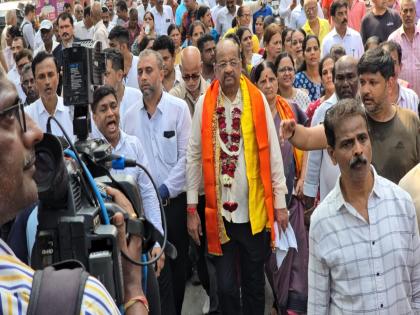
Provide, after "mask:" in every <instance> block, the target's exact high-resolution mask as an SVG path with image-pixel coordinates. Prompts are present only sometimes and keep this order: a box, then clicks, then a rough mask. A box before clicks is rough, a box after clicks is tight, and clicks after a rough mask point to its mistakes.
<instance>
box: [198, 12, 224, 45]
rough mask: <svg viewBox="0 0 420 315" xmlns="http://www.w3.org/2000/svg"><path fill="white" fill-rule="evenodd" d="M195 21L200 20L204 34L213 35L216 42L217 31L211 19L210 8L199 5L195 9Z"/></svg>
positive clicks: (217, 39) (217, 37)
mask: <svg viewBox="0 0 420 315" xmlns="http://www.w3.org/2000/svg"><path fill="white" fill-rule="evenodd" d="M196 21H201V23H203V24H204V27H205V32H204V33H206V34H210V35H211V37H213V39H214V42H215V43H217V42H218V41H219V33H217V31H216V29H215V28H214V25H213V19H212V17H211V11H210V8H209V7H207V6H205V5H201V6H200V7H199V8H198V10H197V16H196Z"/></svg>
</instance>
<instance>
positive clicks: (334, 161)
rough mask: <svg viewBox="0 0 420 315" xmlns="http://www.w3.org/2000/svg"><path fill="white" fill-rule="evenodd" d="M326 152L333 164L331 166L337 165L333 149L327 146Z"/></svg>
mask: <svg viewBox="0 0 420 315" xmlns="http://www.w3.org/2000/svg"><path fill="white" fill-rule="evenodd" d="M327 152H328V155H329V156H330V158H331V161H332V162H333V164H334V165H337V160H336V159H335V154H334V152H335V151H334V148H333V147H331V146H328V147H327Z"/></svg>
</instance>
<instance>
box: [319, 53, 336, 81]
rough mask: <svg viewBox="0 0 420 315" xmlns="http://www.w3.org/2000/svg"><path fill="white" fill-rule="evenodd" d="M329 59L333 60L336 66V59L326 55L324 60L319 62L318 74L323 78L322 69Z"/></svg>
mask: <svg viewBox="0 0 420 315" xmlns="http://www.w3.org/2000/svg"><path fill="white" fill-rule="evenodd" d="M328 59H331V60H332V61H334V65H335V59H334V57H333V56H331V55H330V54H326V55H325V56H324V57H323V58H322V59H321V61H320V62H319V66H318V72H319V75H320V76H321V77H322V68H324V63H325V62H326V61H327V60H328ZM334 68H335V67H333V78H334Z"/></svg>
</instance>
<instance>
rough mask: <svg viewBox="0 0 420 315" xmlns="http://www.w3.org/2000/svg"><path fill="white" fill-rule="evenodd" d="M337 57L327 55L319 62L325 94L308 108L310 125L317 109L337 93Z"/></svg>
mask: <svg viewBox="0 0 420 315" xmlns="http://www.w3.org/2000/svg"><path fill="white" fill-rule="evenodd" d="M334 63H335V59H334V58H333V56H331V55H325V56H324V58H322V60H321V62H320V63H319V75H320V76H321V81H322V86H323V87H324V95H322V96H321V97H320V98H319V99H317V100H316V101H314V102H312V103H311V104H309V106H308V108H307V109H306V116H307V117H308V125H310V124H311V120H312V117H313V115H314V113H315V110H316V109H317V108H318V107H319V106H320V105H321V104H322V103H323V102H324V101H325V100H327V99H329V98H330V97H331V96H332V95H333V94H334V93H335V86H334V81H333V69H334Z"/></svg>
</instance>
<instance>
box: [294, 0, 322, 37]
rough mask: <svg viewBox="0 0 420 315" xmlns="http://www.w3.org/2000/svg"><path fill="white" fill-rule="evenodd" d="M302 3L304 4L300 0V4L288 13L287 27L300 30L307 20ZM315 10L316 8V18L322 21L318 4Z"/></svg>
mask: <svg viewBox="0 0 420 315" xmlns="http://www.w3.org/2000/svg"><path fill="white" fill-rule="evenodd" d="M286 1H288V0H286ZM303 2H304V1H303V0H300V3H299V4H298V5H297V6H296V7H295V8H294V9H293V10H292V11H291V12H290V22H289V24H286V26H287V27H290V28H293V29H295V30H296V29H298V28H302V26H303V25H304V24H305V23H306V20H307V18H306V14H305V10H304V8H303ZM317 8H318V17H319V18H320V19H323V18H324V13H323V12H322V8H321V5H320V4H319V2H317ZM286 21H287V19H286Z"/></svg>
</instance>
